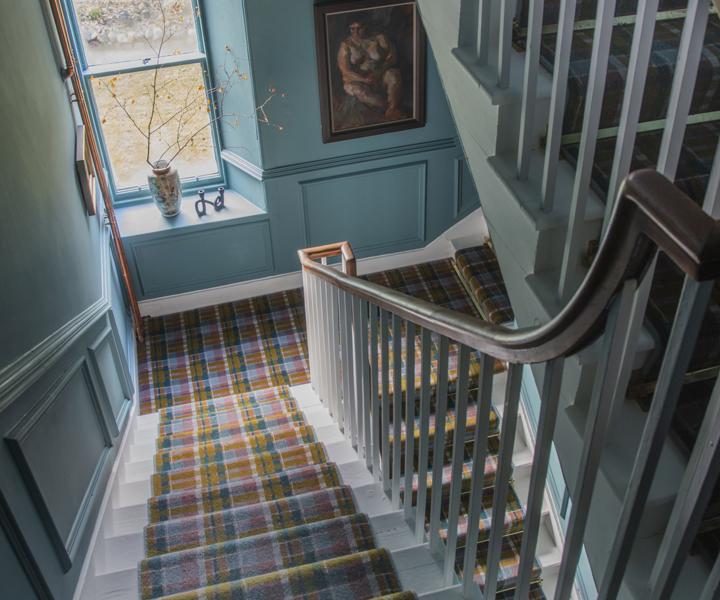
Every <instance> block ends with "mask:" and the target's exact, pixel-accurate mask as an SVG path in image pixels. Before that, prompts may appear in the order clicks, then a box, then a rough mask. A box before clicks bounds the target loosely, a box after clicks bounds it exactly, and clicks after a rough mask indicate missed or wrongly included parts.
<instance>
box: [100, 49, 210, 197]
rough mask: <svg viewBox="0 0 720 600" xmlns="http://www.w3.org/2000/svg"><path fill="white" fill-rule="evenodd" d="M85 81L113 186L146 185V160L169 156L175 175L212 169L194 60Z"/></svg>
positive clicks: (202, 96) (201, 89)
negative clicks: (108, 157)
mask: <svg viewBox="0 0 720 600" xmlns="http://www.w3.org/2000/svg"><path fill="white" fill-rule="evenodd" d="M156 73H157V81H155V74H156ZM90 83H91V84H92V89H93V92H94V95H95V101H96V103H97V107H98V115H99V117H100V121H101V122H102V128H103V132H104V134H105V142H106V144H107V149H108V153H109V154H110V162H111V163H112V170H113V174H114V176H115V184H116V186H117V187H118V188H119V189H122V188H125V187H132V186H146V185H147V175H148V173H149V172H150V166H149V163H151V162H155V161H158V160H160V159H164V160H172V165H173V166H175V167H176V168H177V170H178V173H179V174H180V178H181V179H182V178H185V177H192V176H202V175H212V174H213V173H217V172H218V168H217V163H216V161H215V152H214V149H213V139H212V131H211V127H210V126H209V125H208V124H209V122H210V118H209V115H210V113H208V109H207V100H206V97H205V88H204V87H203V78H202V66H201V65H200V64H198V63H193V64H189V65H181V66H173V67H165V68H161V69H157V70H154V69H153V70H150V71H141V72H137V73H125V74H120V75H114V76H112V75H109V76H107V77H97V78H95V79H93V80H91V82H90ZM153 90H155V92H156V93H155V94H153ZM153 96H155V102H154V103H153V102H152V98H153ZM148 132H149V133H148ZM148 139H149V140H150V143H148ZM148 146H149V151H148ZM183 148H184V149H183ZM178 152H179V153H178ZM148 155H149V156H148ZM173 157H175V158H173Z"/></svg>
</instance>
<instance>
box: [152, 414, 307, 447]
mask: <svg viewBox="0 0 720 600" xmlns="http://www.w3.org/2000/svg"><path fill="white" fill-rule="evenodd" d="M301 425H305V418H304V417H303V415H302V413H301V412H292V413H285V414H282V415H274V416H271V417H268V418H265V419H257V420H255V421H246V422H245V423H242V424H239V425H220V426H218V427H212V428H208V429H203V430H199V431H195V432H188V433H174V434H172V435H164V436H160V437H158V439H157V449H158V451H159V452H160V451H162V450H173V449H175V448H183V447H187V446H195V445H197V444H204V443H207V442H214V441H218V440H228V439H233V438H236V437H239V436H248V435H253V434H257V433H262V432H265V431H272V430H274V429H285V428H287V427H298V426H301Z"/></svg>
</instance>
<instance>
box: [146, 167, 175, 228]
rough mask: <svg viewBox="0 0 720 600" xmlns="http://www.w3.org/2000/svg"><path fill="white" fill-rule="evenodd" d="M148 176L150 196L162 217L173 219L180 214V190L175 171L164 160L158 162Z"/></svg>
mask: <svg viewBox="0 0 720 600" xmlns="http://www.w3.org/2000/svg"><path fill="white" fill-rule="evenodd" d="M152 172H153V174H152V175H148V184H149V185H150V195H151V196H152V198H153V200H155V204H156V205H157V207H158V209H159V210H160V212H161V213H162V216H163V217H174V216H176V215H178V214H179V213H180V201H181V200H182V189H181V188H180V176H179V175H178V172H177V169H172V168H171V167H170V165H169V164H168V163H167V161H166V160H159V161H157V162H156V163H155V166H154V167H153V169H152Z"/></svg>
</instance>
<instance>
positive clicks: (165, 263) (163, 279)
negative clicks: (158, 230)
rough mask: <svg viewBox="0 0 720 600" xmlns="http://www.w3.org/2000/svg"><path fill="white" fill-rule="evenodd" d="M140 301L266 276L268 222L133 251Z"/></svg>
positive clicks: (141, 246)
mask: <svg viewBox="0 0 720 600" xmlns="http://www.w3.org/2000/svg"><path fill="white" fill-rule="evenodd" d="M134 252H135V260H136V264H137V271H138V276H139V279H140V286H141V288H142V293H143V294H144V295H149V296H152V295H160V294H171V293H179V292H182V291H189V290H191V289H198V288H200V287H212V285H221V284H223V283H228V282H230V281H237V280H240V279H242V278H244V277H246V276H248V275H253V274H254V275H256V276H257V274H258V273H262V272H264V271H272V269H273V261H272V249H271V246H270V225H269V223H268V221H257V222H254V223H245V224H240V225H230V226H228V227H221V228H216V229H209V230H203V231H200V232H197V233H190V234H185V235H177V236H172V237H165V238H161V239H158V240H153V241H150V242H139V243H136V244H135V245H134Z"/></svg>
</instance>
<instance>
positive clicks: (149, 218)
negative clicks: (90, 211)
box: [115, 188, 266, 238]
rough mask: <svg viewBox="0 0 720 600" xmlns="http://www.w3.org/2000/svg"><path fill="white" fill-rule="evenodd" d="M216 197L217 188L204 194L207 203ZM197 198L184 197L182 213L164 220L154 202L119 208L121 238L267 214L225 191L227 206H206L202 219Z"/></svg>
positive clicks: (118, 218)
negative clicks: (219, 207) (196, 205)
mask: <svg viewBox="0 0 720 600" xmlns="http://www.w3.org/2000/svg"><path fill="white" fill-rule="evenodd" d="M216 196H217V191H216V188H215V189H213V188H210V189H208V190H207V191H206V193H205V200H210V201H212V200H214V199H215V197H216ZM198 199H199V196H198V195H197V194H191V195H188V196H183V199H182V203H181V204H180V214H179V215H177V216H176V217H170V218H168V217H163V216H162V214H160V211H159V210H158V208H157V207H156V206H155V204H154V203H152V204H136V205H132V206H127V207H122V208H120V207H119V208H116V209H115V215H116V217H117V223H118V227H119V228H120V235H121V236H122V237H124V238H127V237H135V236H147V235H153V234H161V235H172V234H173V233H181V232H183V231H182V230H184V229H187V228H201V229H205V228H208V227H212V226H216V225H220V224H226V223H227V222H228V221H232V220H236V219H245V218H248V217H257V216H263V215H266V213H265V212H263V211H262V210H261V209H259V208H258V207H257V206H255V205H254V204H253V203H252V202H250V201H249V200H247V199H246V198H244V197H243V196H241V195H240V194H238V193H237V192H234V191H232V190H228V189H226V190H225V207H224V208H222V209H220V210H219V211H216V210H215V207H213V206H212V205H209V204H206V205H205V211H206V214H205V215H203V216H202V217H199V216H198V215H197V212H195V202H196V201H197V200H198ZM183 233H187V232H183Z"/></svg>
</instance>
